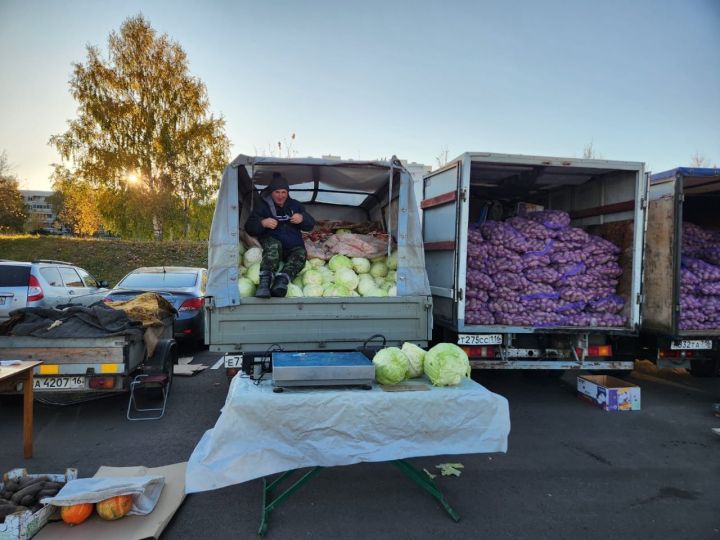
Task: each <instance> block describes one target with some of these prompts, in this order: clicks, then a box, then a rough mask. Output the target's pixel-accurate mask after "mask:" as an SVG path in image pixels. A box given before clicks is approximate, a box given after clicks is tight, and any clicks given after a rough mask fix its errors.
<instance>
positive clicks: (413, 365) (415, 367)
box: [401, 341, 425, 379]
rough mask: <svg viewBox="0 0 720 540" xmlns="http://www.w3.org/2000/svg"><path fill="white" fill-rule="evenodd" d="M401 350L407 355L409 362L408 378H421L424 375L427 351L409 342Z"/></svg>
mask: <svg viewBox="0 0 720 540" xmlns="http://www.w3.org/2000/svg"><path fill="white" fill-rule="evenodd" d="M401 350H402V352H404V353H405V356H407V359H408V362H409V369H408V378H409V379H412V378H415V377H420V376H421V375H422V374H423V373H424V369H423V364H424V361H425V351H424V350H422V349H421V348H420V347H418V346H417V345H415V344H414V343H410V342H409V341H406V342H405V343H403V346H402V349H401Z"/></svg>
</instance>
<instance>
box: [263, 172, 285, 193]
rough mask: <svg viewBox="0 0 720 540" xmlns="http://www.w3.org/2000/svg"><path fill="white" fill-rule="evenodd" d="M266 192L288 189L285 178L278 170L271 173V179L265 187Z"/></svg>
mask: <svg viewBox="0 0 720 540" xmlns="http://www.w3.org/2000/svg"><path fill="white" fill-rule="evenodd" d="M265 189H266V191H268V192H273V191H275V190H276V189H287V190H288V191H290V185H289V184H288V181H287V179H286V178H285V177H284V176H283V175H282V174H280V173H279V172H274V173H273V175H272V180H270V184H269V185H268V187H267V188H265Z"/></svg>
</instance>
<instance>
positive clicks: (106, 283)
mask: <svg viewBox="0 0 720 540" xmlns="http://www.w3.org/2000/svg"><path fill="white" fill-rule="evenodd" d="M98 285H99V286H100V287H104V288H107V286H108V282H107V281H105V280H104V279H101V280H100V281H98Z"/></svg>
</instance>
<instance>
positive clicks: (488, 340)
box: [458, 334, 502, 345]
mask: <svg viewBox="0 0 720 540" xmlns="http://www.w3.org/2000/svg"><path fill="white" fill-rule="evenodd" d="M458 345H502V335H501V334H458Z"/></svg>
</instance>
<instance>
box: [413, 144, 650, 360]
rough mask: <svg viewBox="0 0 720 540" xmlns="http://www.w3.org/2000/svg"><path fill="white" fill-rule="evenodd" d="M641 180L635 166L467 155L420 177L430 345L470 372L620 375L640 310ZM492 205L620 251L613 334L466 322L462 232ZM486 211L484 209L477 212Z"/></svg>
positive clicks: (597, 329) (640, 171)
mask: <svg viewBox="0 0 720 540" xmlns="http://www.w3.org/2000/svg"><path fill="white" fill-rule="evenodd" d="M647 184H648V178H647V175H646V174H645V171H644V164H643V163H637V162H624V161H606V160H597V159H576V158H557V157H540V156H525V155H508V154H494V153H479V152H467V153H464V154H462V155H461V156H459V157H458V158H456V159H454V160H453V161H451V162H450V163H448V164H447V165H445V166H444V167H442V168H441V169H439V170H437V171H433V172H432V173H430V174H428V175H426V176H425V177H424V186H423V194H424V195H423V201H422V202H421V207H422V209H423V239H424V248H425V259H426V265H427V272H428V278H429V280H430V285H431V290H432V296H433V312H434V322H435V332H434V339H435V340H438V341H439V340H442V341H451V340H452V341H454V342H456V343H458V344H459V345H461V346H463V347H465V349H466V351H467V352H468V354H469V356H470V361H471V364H472V367H473V368H483V369H557V370H564V369H588V370H629V369H632V367H633V362H632V360H633V356H632V355H633V354H634V351H635V341H636V336H637V335H638V332H639V327H640V316H641V313H640V305H641V301H642V257H643V239H644V234H645V226H646V196H647ZM491 201H496V202H495V203H494V205H495V206H494V207H495V208H497V205H498V204H501V205H502V206H503V207H504V208H505V209H506V210H507V209H510V208H512V209H513V210H514V211H519V212H520V213H522V210H523V208H529V209H532V208H534V207H535V206H534V205H540V206H542V207H544V208H546V209H559V210H565V211H567V212H569V213H570V216H571V218H572V225H573V226H576V227H582V228H583V229H586V230H588V231H589V232H592V233H594V234H598V235H600V236H603V237H605V238H608V239H610V240H611V241H613V242H614V243H615V244H617V245H619V246H620V247H621V248H622V253H621V258H620V264H621V266H622V267H623V270H624V271H623V275H622V276H621V278H620V283H619V287H618V293H619V294H621V295H622V296H623V297H624V298H625V307H624V311H623V314H624V315H625V316H626V320H627V323H626V324H625V325H624V326H622V327H614V328H601V327H527V326H507V325H474V324H468V323H466V322H465V310H466V294H465V293H466V291H467V285H466V275H467V266H466V258H467V248H468V226H469V225H470V224H471V223H475V222H477V221H478V220H479V219H482V216H483V215H485V212H487V211H489V212H490V213H491V214H492V212H493V211H494V210H493V206H489V207H488V206H487V205H488V204H490V202H491ZM483 208H486V209H488V210H483Z"/></svg>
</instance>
